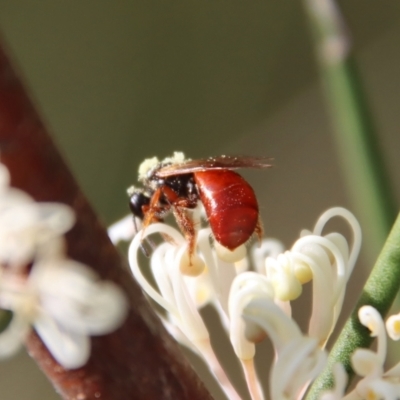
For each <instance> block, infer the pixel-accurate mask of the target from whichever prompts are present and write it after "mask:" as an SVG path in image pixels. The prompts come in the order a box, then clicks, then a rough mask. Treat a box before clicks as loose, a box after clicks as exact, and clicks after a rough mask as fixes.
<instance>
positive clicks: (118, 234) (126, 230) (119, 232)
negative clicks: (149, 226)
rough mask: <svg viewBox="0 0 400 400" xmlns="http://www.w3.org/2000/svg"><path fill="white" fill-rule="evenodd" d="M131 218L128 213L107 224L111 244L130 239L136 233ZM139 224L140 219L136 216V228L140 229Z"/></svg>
mask: <svg viewBox="0 0 400 400" xmlns="http://www.w3.org/2000/svg"><path fill="white" fill-rule="evenodd" d="M133 218H134V217H133V215H132V214H129V215H127V216H126V217H124V218H122V219H120V220H119V221H117V222H114V223H113V224H112V225H110V226H109V228H108V229H107V233H108V237H109V238H110V240H111V241H112V242H113V244H117V243H118V242H121V241H122V240H125V241H128V240H132V238H133V236H134V235H135V234H136V233H137V231H136V229H135V224H134V222H133ZM141 225H142V224H141V221H140V220H139V219H138V218H136V226H137V230H139V229H141Z"/></svg>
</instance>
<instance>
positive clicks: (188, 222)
mask: <svg viewBox="0 0 400 400" xmlns="http://www.w3.org/2000/svg"><path fill="white" fill-rule="evenodd" d="M172 210H173V213H174V216H175V219H176V222H177V223H178V225H179V228H180V230H181V231H182V233H183V235H184V236H185V239H186V241H187V242H188V250H189V260H190V264H191V262H192V261H191V259H192V255H193V253H194V250H195V246H196V235H197V231H196V229H195V226H194V222H193V219H192V218H191V216H190V215H189V214H188V212H187V207H182V206H177V205H174V207H173V208H172Z"/></svg>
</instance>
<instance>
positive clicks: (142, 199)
mask: <svg viewBox="0 0 400 400" xmlns="http://www.w3.org/2000/svg"><path fill="white" fill-rule="evenodd" d="M149 204H150V197H148V196H146V195H145V194H144V193H142V192H136V193H133V194H132V196H131V197H130V199H129V208H130V209H131V211H132V214H133V215H134V216H135V217H138V218H140V219H143V217H144V213H143V209H142V207H143V206H146V205H149Z"/></svg>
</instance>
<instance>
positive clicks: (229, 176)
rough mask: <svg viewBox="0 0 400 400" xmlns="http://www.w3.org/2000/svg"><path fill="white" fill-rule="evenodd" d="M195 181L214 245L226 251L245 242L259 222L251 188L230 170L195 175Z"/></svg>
mask: <svg viewBox="0 0 400 400" xmlns="http://www.w3.org/2000/svg"><path fill="white" fill-rule="evenodd" d="M194 179H195V182H196V185H197V188H198V191H199V196H200V200H201V201H202V203H203V205H204V208H205V211H206V214H207V217H208V220H209V222H210V226H211V230H212V231H213V234H214V236H215V239H216V240H217V242H219V243H220V244H221V245H223V246H224V247H226V248H228V249H229V250H234V249H235V248H236V247H238V246H240V245H241V244H243V243H245V242H247V241H248V240H249V238H250V237H251V235H252V234H253V233H254V230H255V229H256V226H257V222H258V204H257V199H256V196H255V194H254V191H253V189H252V187H251V186H250V185H249V184H248V183H247V182H246V181H245V180H244V179H243V178H242V177H241V176H240V175H239V174H237V173H236V172H233V171H230V170H214V171H212V170H209V171H202V172H195V173H194Z"/></svg>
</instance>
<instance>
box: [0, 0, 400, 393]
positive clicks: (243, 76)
mask: <svg viewBox="0 0 400 400" xmlns="http://www.w3.org/2000/svg"><path fill="white" fill-rule="evenodd" d="M339 4H340V6H341V7H342V10H343V13H344V15H345V18H346V20H347V23H348V26H349V28H350V30H351V34H352V41H353V49H354V55H355V60H356V62H357V65H358V67H359V71H360V75H361V78H362V79H363V81H364V85H365V91H366V94H367V97H368V101H369V104H370V106H371V109H372V110H373V114H374V118H375V123H376V126H377V128H378V132H379V140H380V142H381V145H382V147H383V149H384V154H385V161H386V163H387V165H388V168H389V173H390V179H391V182H392V184H393V187H394V190H395V193H396V196H397V199H399V198H400V183H399V178H400V173H399V169H400V157H399V154H400V137H399V126H400V106H399V104H400V77H399V71H400V45H399V43H400V3H399V2H398V1H397V0H382V1H379V2H376V1H365V0H364V1H361V0H347V1H341V2H339ZM0 27H1V30H2V33H3V37H4V41H5V42H6V45H7V46H8V47H9V49H10V51H11V53H12V55H13V58H14V61H15V63H16V65H17V66H18V68H19V70H20V71H21V74H22V75H23V77H24V79H25V81H26V83H27V85H28V86H29V88H30V90H31V94H32V97H33V99H34V101H35V102H36V104H37V105H38V108H39V110H40V112H41V114H42V115H43V117H44V119H45V120H46V121H47V123H48V126H49V128H50V130H51V131H52V132H53V134H54V138H55V140H56V142H57V143H58V145H59V147H60V149H61V150H62V152H63V154H64V155H65V157H66V159H67V161H68V163H69V165H70V167H71V169H72V170H73V172H74V173H75V175H76V177H77V179H78V181H79V182H80V184H81V186H82V188H83V190H84V191H85V193H86V194H87V196H88V197H89V199H90V201H91V202H92V204H93V206H94V207H95V208H96V210H97V211H98V213H99V215H100V218H101V219H102V220H103V221H104V224H110V223H111V222H112V221H114V220H116V219H118V218H120V217H122V216H123V215H125V214H126V213H127V211H128V210H127V197H126V194H125V190H126V188H127V187H128V186H129V185H131V184H132V183H134V182H135V181H136V177H137V167H138V165H139V163H140V162H141V161H142V160H143V159H144V158H146V157H151V156H154V155H157V156H159V157H160V158H163V157H165V156H167V155H169V154H171V153H172V152H173V151H174V150H181V151H184V152H185V153H186V154H187V155H188V156H189V157H191V158H198V157H206V156H210V155H220V154H244V155H258V156H270V157H274V159H275V161H274V164H275V168H273V169H272V170H268V171H245V172H244V173H243V175H245V176H246V178H248V180H249V181H250V182H251V183H252V184H253V186H254V188H255V190H256V192H257V195H258V198H259V201H260V207H261V213H262V218H263V222H264V226H265V232H266V235H267V236H273V237H276V238H279V239H281V240H282V241H283V242H284V243H285V244H286V245H287V246H290V245H291V243H292V242H293V241H294V240H295V239H296V238H297V237H298V234H299V231H300V230H301V229H303V228H312V226H313V224H314V222H315V221H316V219H317V217H318V216H319V215H320V214H321V213H322V212H323V211H324V210H325V209H326V208H329V207H332V206H336V205H341V206H345V207H348V208H350V209H351V210H352V211H353V212H354V213H355V214H356V215H357V209H354V207H352V204H351V203H350V202H349V200H348V195H347V189H346V187H345V183H344V180H343V176H342V170H341V168H340V163H339V157H338V155H337V153H336V148H335V142H334V139H333V136H332V129H331V125H330V121H329V119H328V113H327V111H326V107H325V105H324V98H323V94H322V91H321V86H320V83H319V81H318V76H317V75H318V74H317V69H316V64H315V60H314V54H313V48H312V44H311V41H310V34H309V27H308V25H307V20H306V18H305V15H304V11H303V9H302V4H301V2H294V1H282V0H280V1H278V0H273V1H251V2H244V1H231V2H225V1H201V2H200V1H198V2H193V1H182V0H180V1H143V2H140V1H127V0H126V1H122V0H116V1H93V0H91V1H90V0H87V1H85V0H84V1H79V2H78V1H72V0H70V1H65V0H40V1H28V0H13V1H11V0H0ZM362 224H363V231H364V233H365V235H366V236H367V240H368V232H369V231H371V230H373V226H369V225H368V221H362ZM380 245H381V244H380V243H368V246H367V247H368V252H365V253H364V257H363V259H362V260H361V262H360V263H359V267H358V269H357V271H356V275H355V276H354V277H353V278H352V280H351V283H350V284H351V285H352V288H353V287H354V290H353V289H352V290H350V292H351V293H349V295H348V302H349V304H350V305H352V304H354V301H355V298H356V295H357V292H358V288H359V287H360V284H361V283H362V282H363V281H364V279H365V276H366V271H367V270H368V269H369V268H370V267H371V266H372V265H373V262H374V260H375V256H376V254H377V252H378V251H379V248H380ZM364 247H365V246H364ZM362 267H364V270H363V269H362ZM295 307H296V305H295ZM298 307H300V306H298ZM207 312H208V313H211V312H210V311H207ZM132 340H134V338H132ZM221 347H222V348H223V349H224V347H227V346H226V345H225V344H221ZM266 362H267V364H268V363H269V361H268V360H266ZM259 372H260V376H263V374H265V377H267V372H266V371H263V370H260V371H259ZM21 377H22V379H21ZM212 388H213V389H212V390H216V389H215V385H213V384H212ZM0 391H1V397H2V399H6V400H8V399H19V400H39V399H40V400H43V399H48V400H52V399H57V398H58V396H57V395H56V394H55V393H54V391H53V390H52V388H51V387H50V385H49V384H48V383H47V380H46V378H45V377H44V376H42V374H41V373H40V371H38V370H37V368H36V366H35V365H34V363H33V362H32V361H31V360H30V359H29V358H28V357H27V356H26V355H24V354H22V353H21V354H20V355H19V356H18V357H16V358H14V359H12V360H8V361H4V362H2V363H1V364H0ZM215 393H217V392H215Z"/></svg>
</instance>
